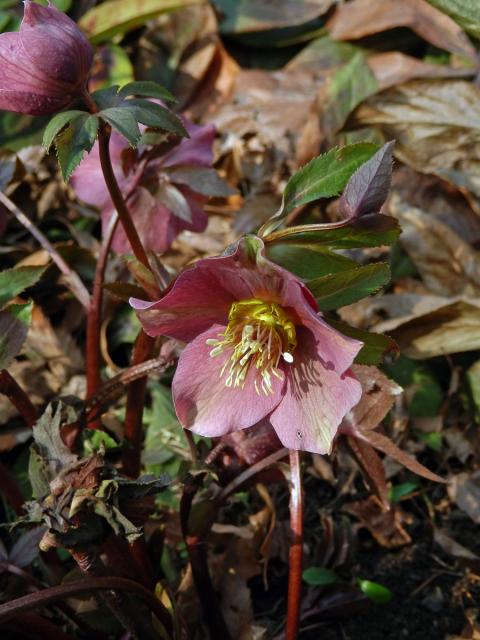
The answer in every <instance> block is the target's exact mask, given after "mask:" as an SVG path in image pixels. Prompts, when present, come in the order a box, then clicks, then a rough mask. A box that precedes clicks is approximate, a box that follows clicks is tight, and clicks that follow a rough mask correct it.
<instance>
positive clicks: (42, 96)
mask: <svg viewBox="0 0 480 640" xmlns="http://www.w3.org/2000/svg"><path fill="white" fill-rule="evenodd" d="M70 102H71V96H70V95H68V92H66V91H65V88H64V87H59V85H57V84H56V83H54V82H52V81H51V80H50V79H49V78H48V77H46V76H45V75H44V74H43V73H42V72H41V71H39V70H38V69H36V68H35V67H34V66H33V65H32V62H31V60H30V59H29V57H28V56H27V54H26V52H25V50H24V48H23V46H22V44H21V42H20V39H19V36H18V33H3V34H1V35H0V109H5V110H7V111H16V112H17V113H29V114H31V115H44V114H49V113H53V112H54V111H56V110H59V109H62V108H63V107H64V106H66V105H67V104H69V103H70Z"/></svg>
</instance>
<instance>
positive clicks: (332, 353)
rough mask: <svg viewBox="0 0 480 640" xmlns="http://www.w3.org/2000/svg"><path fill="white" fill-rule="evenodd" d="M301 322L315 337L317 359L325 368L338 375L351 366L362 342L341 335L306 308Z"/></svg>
mask: <svg viewBox="0 0 480 640" xmlns="http://www.w3.org/2000/svg"><path fill="white" fill-rule="evenodd" d="M302 321H303V326H304V327H307V328H308V329H309V330H310V331H311V332H312V334H313V335H314V336H315V338H316V340H317V348H316V351H317V355H318V358H319V359H321V360H323V362H324V365H325V367H326V368H329V369H331V370H332V371H335V372H336V373H337V374H338V375H340V374H342V373H343V372H344V371H346V370H347V369H349V368H350V367H351V366H352V363H353V361H354V360H355V357H356V356H357V354H358V352H359V351H360V349H361V348H362V346H363V342H361V341H360V340H355V339H354V338H350V337H348V336H345V335H343V333H340V332H339V331H337V330H336V329H334V328H333V327H331V326H330V325H329V324H328V323H327V322H325V320H323V319H322V318H321V317H320V316H319V315H317V314H316V313H313V312H312V311H311V310H309V309H308V308H305V310H304V314H303V317H302Z"/></svg>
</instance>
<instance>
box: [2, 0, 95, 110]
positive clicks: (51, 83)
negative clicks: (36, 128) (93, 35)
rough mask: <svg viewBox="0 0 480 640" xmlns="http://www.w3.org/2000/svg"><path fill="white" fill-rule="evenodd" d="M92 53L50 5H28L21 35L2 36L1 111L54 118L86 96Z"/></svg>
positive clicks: (77, 31)
mask: <svg viewBox="0 0 480 640" xmlns="http://www.w3.org/2000/svg"><path fill="white" fill-rule="evenodd" d="M92 59H93V50H92V47H91V46H90V43H89V42H88V40H87V38H86V37H85V36H84V35H83V33H82V32H81V31H80V29H79V28H78V27H77V25H76V24H75V22H73V20H71V19H70V18H69V17H68V16H66V15H65V14H64V13H62V12H61V11H59V10H58V9H57V8H56V7H55V6H54V5H53V4H52V3H51V2H49V3H48V7H42V6H41V5H38V4H35V3H34V2H31V0H25V12H24V16H23V20H22V24H21V25H20V31H19V32H18V33H2V34H1V35H0V109H4V110H5V111H16V112H17V113H28V114H30V115H49V114H51V113H55V112H56V111H60V110H61V109H63V108H64V107H67V106H68V105H69V104H70V103H71V102H72V101H73V100H74V99H75V98H77V97H79V96H80V95H81V94H82V91H83V89H84V86H85V83H86V81H87V77H88V73H89V71H90V67H91V65H92Z"/></svg>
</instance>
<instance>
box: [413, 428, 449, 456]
mask: <svg viewBox="0 0 480 640" xmlns="http://www.w3.org/2000/svg"><path fill="white" fill-rule="evenodd" d="M417 436H418V439H419V440H421V441H422V442H424V443H425V444H426V445H427V447H428V448H429V449H432V451H436V452H437V453H440V451H441V450H442V449H443V438H442V434H441V433H440V431H430V432H429V433H426V432H423V431H417Z"/></svg>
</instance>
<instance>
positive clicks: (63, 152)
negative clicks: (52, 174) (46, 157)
mask: <svg viewBox="0 0 480 640" xmlns="http://www.w3.org/2000/svg"><path fill="white" fill-rule="evenodd" d="M98 124H99V123H98V118H97V116H94V115H89V114H87V113H84V114H83V115H82V117H79V118H77V119H76V120H74V121H73V122H71V123H70V124H69V125H68V126H67V128H66V129H64V130H63V131H62V132H61V133H60V134H59V135H58V136H57V137H56V138H55V147H56V149H57V158H58V161H59V163H60V167H61V169H62V175H63V179H64V180H65V181H67V180H68V179H69V178H70V176H71V175H72V173H73V172H74V171H75V169H76V168H77V167H78V165H79V164H80V162H81V161H82V159H83V156H84V154H85V152H87V153H89V152H90V151H91V149H92V147H93V145H94V143H95V140H96V138H97V133H98Z"/></svg>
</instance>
